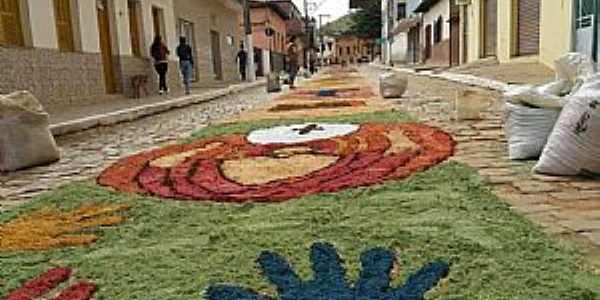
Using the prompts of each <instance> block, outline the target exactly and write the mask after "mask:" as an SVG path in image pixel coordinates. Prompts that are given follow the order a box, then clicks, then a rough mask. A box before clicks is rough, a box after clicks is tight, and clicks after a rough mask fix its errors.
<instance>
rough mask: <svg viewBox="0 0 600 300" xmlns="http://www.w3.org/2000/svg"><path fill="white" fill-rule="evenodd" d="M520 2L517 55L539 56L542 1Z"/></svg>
mask: <svg viewBox="0 0 600 300" xmlns="http://www.w3.org/2000/svg"><path fill="white" fill-rule="evenodd" d="M518 2H519V3H518V7H517V9H518V13H517V21H518V26H517V28H518V33H519V35H518V40H519V41H518V49H517V50H518V53H517V54H518V55H535V54H538V53H539V52H540V5H541V3H540V0H519V1H518ZM590 2H591V1H590Z"/></svg>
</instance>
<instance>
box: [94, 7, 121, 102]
mask: <svg viewBox="0 0 600 300" xmlns="http://www.w3.org/2000/svg"><path fill="white" fill-rule="evenodd" d="M97 10H98V29H99V32H100V52H101V55H102V70H103V73H104V84H105V89H106V93H107V94H114V93H116V92H117V82H116V77H115V69H114V65H113V54H112V42H111V36H110V23H109V18H108V16H109V11H108V4H107V0H99V1H98V5H97Z"/></svg>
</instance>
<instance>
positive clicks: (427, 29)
mask: <svg viewBox="0 0 600 300" xmlns="http://www.w3.org/2000/svg"><path fill="white" fill-rule="evenodd" d="M431 28H432V27H431V24H429V25H427V26H426V27H425V62H427V60H428V59H430V58H431V54H432V53H431V51H432V41H431V39H432V38H433V36H432V32H431V31H432V29H431Z"/></svg>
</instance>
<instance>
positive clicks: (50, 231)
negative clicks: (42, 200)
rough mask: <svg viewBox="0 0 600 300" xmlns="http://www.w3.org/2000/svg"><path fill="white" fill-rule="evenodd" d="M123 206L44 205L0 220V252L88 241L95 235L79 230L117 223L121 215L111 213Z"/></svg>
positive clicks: (126, 207) (89, 242)
mask: <svg viewBox="0 0 600 300" xmlns="http://www.w3.org/2000/svg"><path fill="white" fill-rule="evenodd" d="M127 209H129V206H127V205H109V206H101V205H88V206H84V207H81V208H79V209H77V210H75V211H72V212H67V213H64V212H60V211H57V210H54V209H49V208H46V209H42V210H39V211H36V212H33V213H31V214H28V215H23V216H20V217H17V218H15V219H14V220H11V221H9V222H8V223H6V224H0V253H1V252H11V251H33V250H48V249H54V248H62V247H70V246H83V245H87V244H91V243H93V242H94V241H96V240H97V239H98V237H97V236H96V235H95V234H91V233H81V231H83V230H86V229H89V228H93V227H98V226H111V225H117V224H120V223H122V222H123V221H124V218H123V217H122V216H120V215H116V214H115V213H118V212H121V211H124V210H127Z"/></svg>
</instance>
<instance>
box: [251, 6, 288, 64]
mask: <svg viewBox="0 0 600 300" xmlns="http://www.w3.org/2000/svg"><path fill="white" fill-rule="evenodd" d="M251 20H252V38H253V42H254V47H256V48H260V49H265V50H269V43H270V42H271V49H272V50H273V52H277V53H282V54H283V53H285V41H286V25H285V20H283V19H282V18H281V17H280V16H279V15H278V14H277V13H275V12H274V11H273V10H271V9H269V8H266V7H264V8H253V9H252V12H251ZM267 24H270V27H271V28H273V30H274V31H275V34H273V36H272V37H268V36H267V35H266V33H265V30H266V28H267V27H266V25H267Z"/></svg>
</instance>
